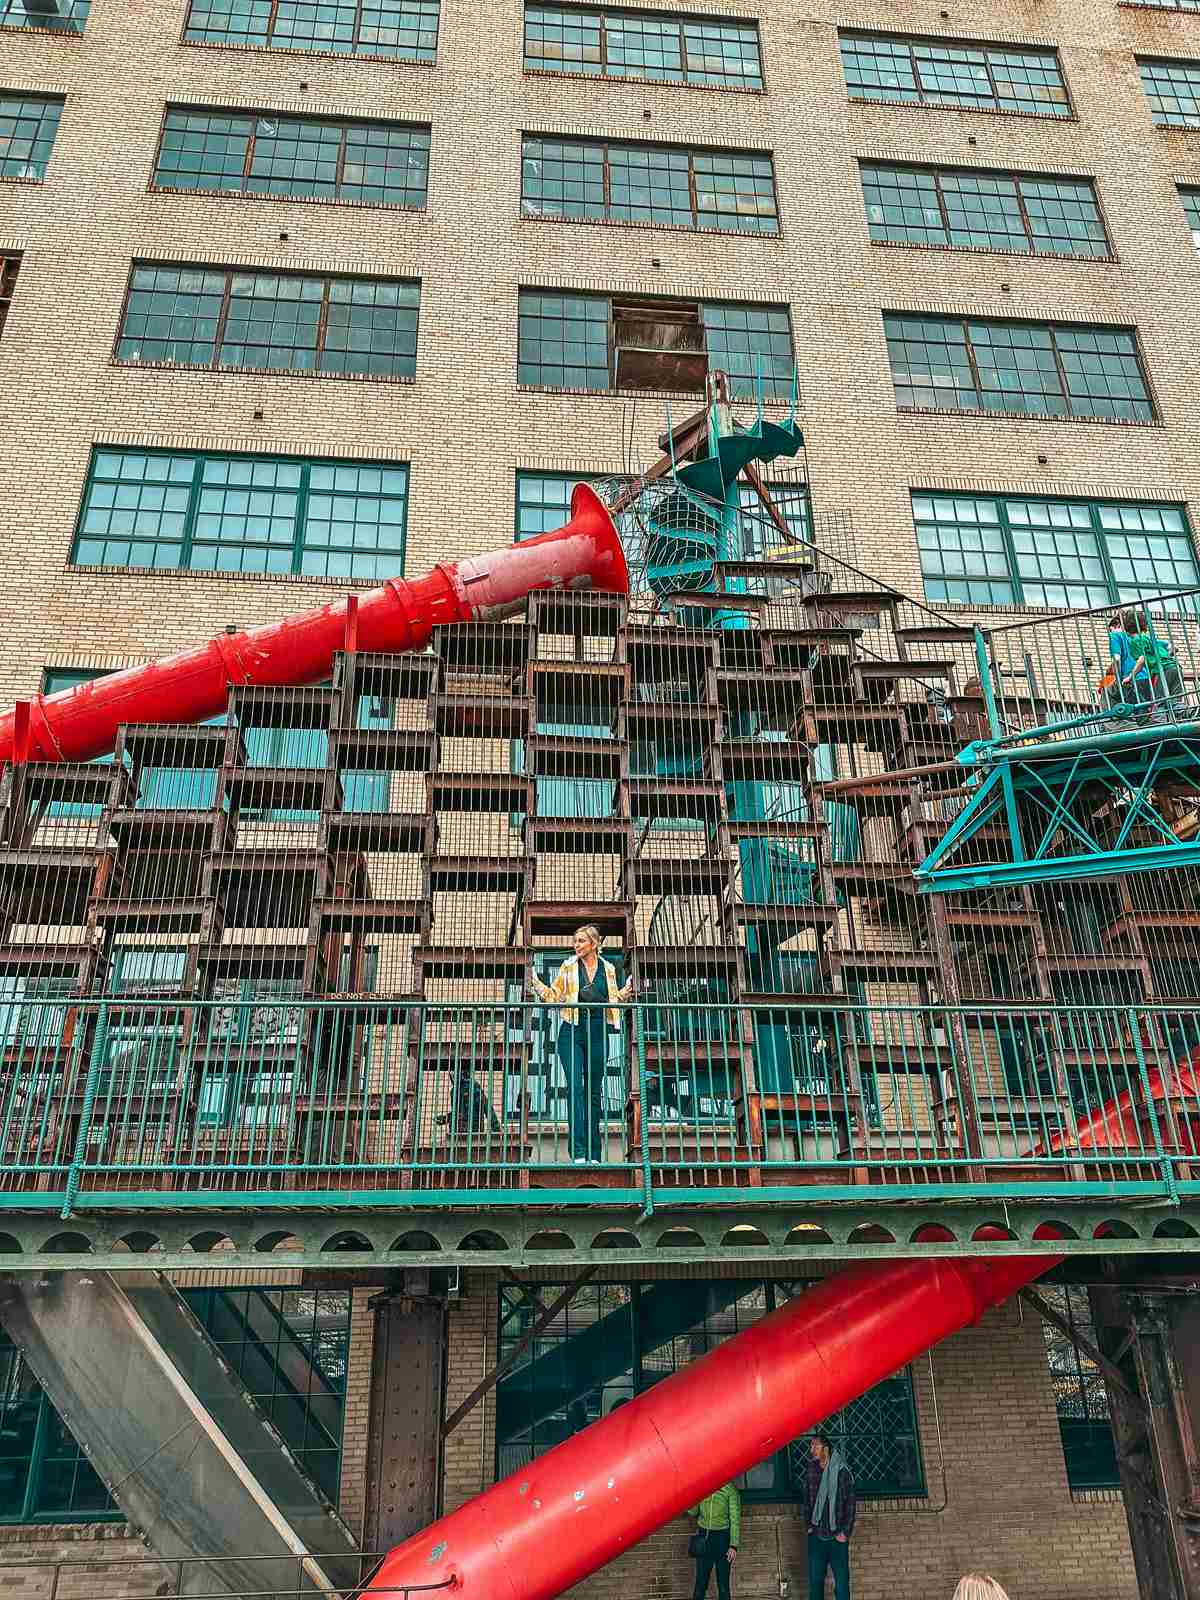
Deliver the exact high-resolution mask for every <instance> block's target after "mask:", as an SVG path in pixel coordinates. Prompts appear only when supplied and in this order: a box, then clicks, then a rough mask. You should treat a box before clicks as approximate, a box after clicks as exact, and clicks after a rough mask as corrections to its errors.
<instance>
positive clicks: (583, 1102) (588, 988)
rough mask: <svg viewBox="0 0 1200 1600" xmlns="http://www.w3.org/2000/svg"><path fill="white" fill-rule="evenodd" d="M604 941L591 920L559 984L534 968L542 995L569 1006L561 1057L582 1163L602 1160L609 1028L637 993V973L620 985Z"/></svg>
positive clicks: (577, 1158)
mask: <svg viewBox="0 0 1200 1600" xmlns="http://www.w3.org/2000/svg"><path fill="white" fill-rule="evenodd" d="M602 942H603V941H602V938H601V934H600V930H599V928H597V927H594V926H593V925H592V924H591V923H589V924H588V926H587V927H586V928H578V929H577V930H576V932H575V937H574V945H575V954H574V955H573V956H568V957H567V959H566V960H565V961H564V962H563V964H562V966H561V967H559V969H558V973H557V975H556V976H555V979H554V982H553V983H551V984H545V983H543V982H542V980H541V979H540V978H539V977H538V975H537V973H536V972H533V971H532V970H531V973H530V981H531V982H532V985H533V990H534V993H535V994H536V995H537V996H538V998H539V999H540V1000H544V1001H545V1002H546V1004H547V1005H552V1006H562V1008H563V1023H562V1027H561V1028H560V1029H559V1030H558V1059H559V1060H560V1061H561V1062H562V1067H563V1071H564V1072H565V1073H566V1077H567V1095H568V1102H567V1103H568V1116H569V1126H570V1149H571V1160H572V1161H573V1162H574V1163H575V1165H576V1166H579V1167H581V1166H597V1165H599V1162H600V1120H601V1116H602V1113H603V1096H604V1074H605V1064H606V1062H607V1060H608V1028H609V1027H613V1028H615V1027H616V1026H617V1021H618V1017H617V1011H616V1007H617V1005H618V1004H619V1003H620V1002H622V1001H625V1000H628V999H629V998H630V997H631V996H632V994H633V979H632V978H631V979H630V980H629V982H628V983H626V984H624V985H623V986H618V984H617V969H616V968H615V967H614V966H613V964H612V962H611V961H606V960H605V959H604V957H603V956H602V955H601V954H600V946H601V944H602ZM588 1002H591V1004H590V1005H589V1004H588Z"/></svg>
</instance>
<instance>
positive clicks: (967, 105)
mask: <svg viewBox="0 0 1200 1600" xmlns="http://www.w3.org/2000/svg"><path fill="white" fill-rule="evenodd" d="M841 46H842V66H843V68H844V70H845V74H846V87H847V88H848V89H849V91H850V95H851V98H852V99H855V100H894V101H903V102H905V103H906V104H907V103H910V102H911V103H913V104H915V105H924V106H956V107H958V108H959V109H962V110H967V111H1019V112H1022V113H1023V114H1024V115H1026V116H1034V117H1069V116H1070V115H1071V101H1070V97H1069V95H1068V94H1067V85H1066V83H1065V81H1064V79H1063V75H1062V68H1061V67H1060V65H1059V60H1058V53H1057V52H1056V51H1054V50H1031V49H1026V48H1023V47H1022V48H1017V47H1015V46H1010V45H1003V44H974V43H963V42H962V41H960V40H957V39H907V38H898V37H895V36H893V35H889V34H881V33H843V34H842V35H841Z"/></svg>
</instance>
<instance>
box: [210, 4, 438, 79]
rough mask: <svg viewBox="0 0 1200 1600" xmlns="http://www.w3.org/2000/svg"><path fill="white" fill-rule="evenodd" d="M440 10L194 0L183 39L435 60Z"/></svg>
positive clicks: (408, 6)
mask: <svg viewBox="0 0 1200 1600" xmlns="http://www.w3.org/2000/svg"><path fill="white" fill-rule="evenodd" d="M439 9H440V8H439V0H336V3H333V4H331V3H329V0H292V3H291V4H290V5H287V6H279V5H273V4H272V3H271V0H189V4H188V13H187V21H186V22H185V24H184V30H183V42H184V43H185V44H205V45H219V46H225V47H226V48H232V49H238V48H241V49H246V48H248V47H257V48H258V49H260V50H289V51H298V52H301V53H303V54H305V55H338V56H360V57H367V58H368V59H370V58H371V57H375V58H379V59H383V60H387V61H412V62H422V63H425V64H430V63H432V62H434V61H436V60H437V44H438V27H439V22H440V16H439ZM389 35H390V37H389Z"/></svg>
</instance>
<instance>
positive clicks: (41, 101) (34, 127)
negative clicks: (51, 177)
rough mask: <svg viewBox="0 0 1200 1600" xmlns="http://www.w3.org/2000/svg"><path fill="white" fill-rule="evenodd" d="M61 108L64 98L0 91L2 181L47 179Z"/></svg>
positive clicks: (0, 160) (0, 168) (0, 169)
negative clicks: (3, 179)
mask: <svg viewBox="0 0 1200 1600" xmlns="http://www.w3.org/2000/svg"><path fill="white" fill-rule="evenodd" d="M62 108H63V101H62V99H61V97H60V98H55V97H54V96H52V95H43V94H13V93H12V92H11V91H9V90H3V91H0V178H25V179H27V180H31V181H33V182H40V180H41V179H42V178H44V177H45V176H46V166H47V163H48V162H49V160H50V152H51V150H53V148H54V135H55V134H56V133H57V132H58V119H59V117H60V116H61V114H62Z"/></svg>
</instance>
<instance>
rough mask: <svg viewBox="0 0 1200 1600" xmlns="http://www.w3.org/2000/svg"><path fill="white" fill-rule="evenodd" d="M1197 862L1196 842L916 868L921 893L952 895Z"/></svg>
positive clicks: (1199, 846)
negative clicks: (970, 890)
mask: <svg viewBox="0 0 1200 1600" xmlns="http://www.w3.org/2000/svg"><path fill="white" fill-rule="evenodd" d="M1196 865H1200V843H1196V844H1163V845H1149V846H1147V847H1145V848H1144V849H1139V850H1116V851H1111V852H1108V853H1106V854H1105V855H1102V856H1099V855H1095V854H1090V855H1085V856H1042V857H1039V858H1038V859H1036V860H1032V861H995V862H982V863H981V862H974V863H972V864H971V865H970V866H962V867H939V868H937V869H935V870H933V871H929V870H927V867H926V866H925V865H924V864H923V865H921V866H919V867H918V868H917V869H916V871H915V872H914V874H913V876H914V877H915V878H916V880H917V887H918V890H919V891H920V893H921V894H950V893H952V892H953V891H955V890H959V889H991V888H1000V887H1002V886H1003V885H1004V884H1009V883H1069V882H1072V881H1075V880H1078V879H1080V878H1102V877H1105V876H1106V875H1109V876H1111V875H1113V874H1115V873H1120V874H1122V875H1124V874H1126V873H1135V872H1159V871H1167V870H1170V869H1171V868H1173V867H1188V866H1196Z"/></svg>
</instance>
